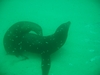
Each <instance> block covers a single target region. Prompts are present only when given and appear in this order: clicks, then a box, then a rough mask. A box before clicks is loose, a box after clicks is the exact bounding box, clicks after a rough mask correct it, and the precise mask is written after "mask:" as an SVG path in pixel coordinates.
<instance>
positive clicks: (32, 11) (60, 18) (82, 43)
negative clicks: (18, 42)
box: [0, 0, 100, 75]
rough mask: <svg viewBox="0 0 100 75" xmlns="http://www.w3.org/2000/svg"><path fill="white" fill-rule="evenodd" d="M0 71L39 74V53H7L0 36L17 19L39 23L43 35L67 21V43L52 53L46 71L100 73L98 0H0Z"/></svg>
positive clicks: (51, 74) (67, 74) (62, 74)
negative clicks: (23, 56) (15, 54)
mask: <svg viewBox="0 0 100 75" xmlns="http://www.w3.org/2000/svg"><path fill="white" fill-rule="evenodd" d="M0 1H1V2H0V75H42V74H41V58H40V56H39V55H38V54H26V55H28V58H29V59H27V60H23V61H20V60H21V59H22V57H19V58H18V57H16V56H14V55H7V54H6V51H5V49H4V46H3V37H4V34H5V32H6V31H7V30H8V28H9V27H10V26H12V25H13V24H15V23H16V22H19V21H31V22H34V23H37V24H39V25H40V26H41V27H42V29H43V35H45V36H47V35H50V34H53V33H54V32H55V30H56V28H57V27H58V26H59V25H61V24H63V23H65V22H68V21H70V22H71V26H70V29H69V32H68V38H67V40H66V43H65V44H64V45H63V47H62V48H61V49H59V50H58V51H57V52H55V53H53V54H52V56H51V68H50V71H49V75H100V0H4V1H3V0H0Z"/></svg>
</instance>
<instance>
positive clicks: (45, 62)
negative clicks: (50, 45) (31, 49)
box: [41, 55, 51, 75]
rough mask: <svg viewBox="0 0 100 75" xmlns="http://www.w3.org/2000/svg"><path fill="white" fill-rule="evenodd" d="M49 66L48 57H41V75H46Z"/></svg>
mask: <svg viewBox="0 0 100 75" xmlns="http://www.w3.org/2000/svg"><path fill="white" fill-rule="evenodd" d="M50 66H51V60H50V55H47V56H42V63H41V67H42V75H48V73H49V70H50Z"/></svg>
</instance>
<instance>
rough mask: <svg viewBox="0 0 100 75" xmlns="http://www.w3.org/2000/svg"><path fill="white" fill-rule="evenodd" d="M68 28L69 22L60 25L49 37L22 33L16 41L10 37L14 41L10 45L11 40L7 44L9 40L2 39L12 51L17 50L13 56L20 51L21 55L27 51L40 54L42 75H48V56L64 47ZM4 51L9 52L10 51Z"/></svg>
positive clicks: (49, 61) (27, 32)
mask: <svg viewBox="0 0 100 75" xmlns="http://www.w3.org/2000/svg"><path fill="white" fill-rule="evenodd" d="M69 26H70V21H69V22H67V23H64V24H62V25H60V26H59V27H58V28H57V30H56V31H55V33H54V34H52V35H49V36H42V35H37V34H34V33H29V31H23V33H21V34H18V36H20V35H21V37H20V38H19V39H16V38H15V37H13V36H12V37H13V39H14V41H15V42H14V43H15V44H14V43H12V41H11V40H10V41H9V42H7V41H8V38H9V37H7V36H5V38H7V39H6V40H5V38H4V41H5V42H7V43H9V45H11V46H12V47H13V49H14V48H18V51H17V50H15V51H16V52H14V53H15V54H18V53H17V52H19V53H20V51H21V53H22V52H24V51H25V52H26V51H27V52H32V53H38V54H41V57H42V64H41V65H42V75H48V73H49V69H50V64H51V60H50V55H51V54H52V53H54V52H56V51H57V50H59V48H61V47H62V46H63V45H64V43H65V41H66V39H67V35H68V30H69ZM15 29H16V28H15ZM19 30H20V29H19ZM21 31H22V29H21ZM6 35H7V33H6ZM10 38H11V36H10ZM18 44H19V45H18ZM4 45H5V44H4ZM5 47H7V45H5ZM6 49H8V48H6ZM6 51H8V52H11V51H10V50H6Z"/></svg>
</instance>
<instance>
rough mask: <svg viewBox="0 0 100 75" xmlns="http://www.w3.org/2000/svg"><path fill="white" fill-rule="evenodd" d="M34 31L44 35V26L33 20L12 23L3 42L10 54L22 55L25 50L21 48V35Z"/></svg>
mask: <svg viewBox="0 0 100 75" xmlns="http://www.w3.org/2000/svg"><path fill="white" fill-rule="evenodd" d="M30 31H33V32H34V33H35V34H37V35H41V36H42V35H43V33H42V28H41V27H40V26H39V25H38V24H36V23H33V22H29V21H20V22H17V23H15V24H14V25H12V26H11V27H10V28H9V29H8V30H7V32H6V33H5V35H4V38H3V44H4V48H5V50H6V52H7V53H8V54H14V55H16V56H20V55H21V54H22V53H23V51H22V50H21V46H20V44H21V42H20V41H21V39H20V38H21V37H22V36H23V35H25V34H26V33H29V32H30Z"/></svg>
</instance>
